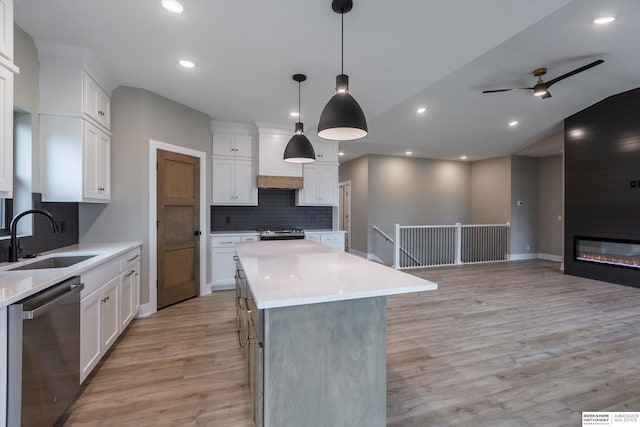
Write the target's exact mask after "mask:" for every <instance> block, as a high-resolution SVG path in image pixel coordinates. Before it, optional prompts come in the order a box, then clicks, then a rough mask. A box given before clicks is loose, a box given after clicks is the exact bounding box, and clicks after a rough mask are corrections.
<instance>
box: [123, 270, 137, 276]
mask: <svg viewBox="0 0 640 427" xmlns="http://www.w3.org/2000/svg"><path fill="white" fill-rule="evenodd" d="M135 272H136V271H135V270H131V271H130V272H129V273H127V274H125V275H124V277H129V276H131V275H132V274H133V273H135Z"/></svg>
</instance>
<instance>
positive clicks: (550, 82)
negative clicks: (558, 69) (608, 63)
mask: <svg viewBox="0 0 640 427" xmlns="http://www.w3.org/2000/svg"><path fill="white" fill-rule="evenodd" d="M603 62H604V61H603V60H602V59H598V60H597V61H593V62H592V63H590V64H587V65H583V66H582V67H580V68H576V69H575V70H573V71H569V72H568V73H566V74H563V75H561V76H560V77H556V78H555V79H553V80H549V81H548V82H547V87H549V86H551V85H552V84H554V83H557V82H559V81H560V80H564V79H566V78H567V77H571V76H573V75H575V74H578V73H581V72H583V71H587V70H588V69H589V68H593V67H595V66H596V65H600V64H602V63H603Z"/></svg>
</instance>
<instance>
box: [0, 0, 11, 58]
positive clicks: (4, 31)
mask: <svg viewBox="0 0 640 427" xmlns="http://www.w3.org/2000/svg"><path fill="white" fill-rule="evenodd" d="M0 55H2V56H4V57H5V58H7V59H8V60H10V61H11V62H13V0H0Z"/></svg>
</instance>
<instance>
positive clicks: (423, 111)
mask: <svg viewBox="0 0 640 427" xmlns="http://www.w3.org/2000/svg"><path fill="white" fill-rule="evenodd" d="M426 111H427V109H426V108H424V107H420V108H418V109H417V110H416V113H418V114H424V113H425V112H426Z"/></svg>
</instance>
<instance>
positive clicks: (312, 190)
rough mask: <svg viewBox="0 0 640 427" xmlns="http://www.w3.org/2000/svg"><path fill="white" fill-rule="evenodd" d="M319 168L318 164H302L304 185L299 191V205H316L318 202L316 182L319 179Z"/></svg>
mask: <svg viewBox="0 0 640 427" xmlns="http://www.w3.org/2000/svg"><path fill="white" fill-rule="evenodd" d="M319 174H320V168H319V167H318V165H304V168H303V177H304V187H303V188H301V189H300V190H299V191H300V204H301V205H317V204H318V197H319V196H320V195H319V194H318V182H319V179H320V175H319Z"/></svg>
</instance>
